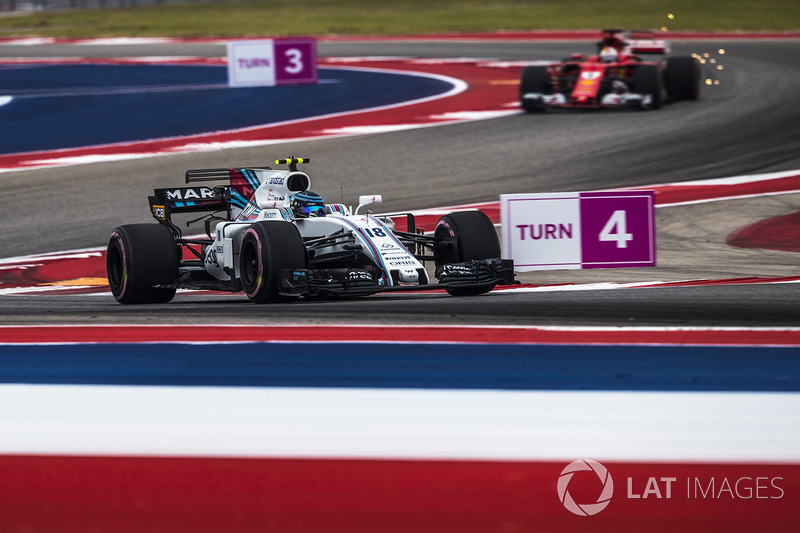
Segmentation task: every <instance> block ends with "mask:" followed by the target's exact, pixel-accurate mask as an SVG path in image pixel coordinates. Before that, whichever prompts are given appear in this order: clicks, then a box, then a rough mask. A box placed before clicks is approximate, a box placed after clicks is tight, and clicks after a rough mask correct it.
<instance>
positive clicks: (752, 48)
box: [0, 40, 800, 327]
mask: <svg viewBox="0 0 800 533" xmlns="http://www.w3.org/2000/svg"><path fill="white" fill-rule="evenodd" d="M590 47H591V44H590V43H587V42H550V43H548V42H489V43H470V42H459V43H448V42H436V43H418V42H386V43H347V42H343V43H321V44H320V49H319V54H320V56H321V57H325V56H363V55H367V54H369V55H393V56H412V57H471V58H493V59H507V60H532V59H551V60H553V59H560V58H563V57H565V56H567V55H569V54H570V53H572V52H574V51H587V50H588V49H589V48H590ZM720 48H723V49H724V50H725V54H724V56H721V57H720V62H721V63H722V64H723V65H724V67H725V69H724V70H722V71H719V72H716V73H714V76H715V78H716V79H718V80H719V82H720V83H719V85H716V86H712V87H710V88H708V89H707V90H705V91H704V92H703V95H702V98H701V100H700V101H699V102H677V103H674V104H670V105H668V106H666V107H665V108H664V109H662V110H660V111H658V112H647V113H641V112H621V113H612V112H588V113H585V112H582V113H577V112H553V113H547V114H544V115H526V114H523V113H519V114H513V115H511V116H507V117H503V118H496V119H492V120H481V121H474V122H465V123H461V124H455V125H447V126H438V127H431V128H421V129H413V130H406V131H400V132H392V133H383V134H376V135H366V136H353V137H343V138H335V139H327V140H315V141H304V142H292V143H286V144H283V145H273V146H270V147H267V148H266V149H265V148H263V147H262V148H241V149H229V150H226V151H224V152H217V153H197V154H179V155H171V156H161V157H156V158H149V159H139V160H134V161H121V162H113V163H103V164H91V165H79V166H72V167H64V168H58V169H45V170H27V171H23V172H10V173H5V174H0V183H2V190H3V194H2V196H1V197H0V210H2V213H3V231H2V235H0V257H13V256H19V255H25V254H33V253H43V252H51V251H60V250H70V249H79V248H87V247H94V246H102V245H103V244H104V243H105V242H106V239H107V236H108V234H109V232H110V230H111V229H113V227H114V226H116V225H119V224H122V223H133V222H140V221H142V222H144V221H148V220H149V219H150V217H149V214H148V212H147V205H146V195H147V194H148V193H149V192H150V191H151V189H152V188H153V187H156V186H166V185H178V184H180V183H181V181H182V176H183V172H184V171H185V170H186V169H188V168H204V167H221V166H222V167H224V166H229V165H230V166H234V165H246V164H258V163H260V162H263V161H265V160H269V159H272V158H273V157H276V156H285V155H289V154H294V155H304V156H310V157H312V158H313V164H312V165H311V167H310V168H308V172H309V174H311V176H312V179H315V181H314V186H315V189H316V190H318V192H321V193H322V194H323V195H325V196H328V197H338V196H339V195H340V194H341V192H340V191H342V190H344V191H346V193H347V194H348V196H352V197H355V196H356V195H358V194H363V193H380V194H382V195H383V197H384V200H385V203H384V206H383V207H384V208H385V209H386V210H389V211H392V210H403V209H418V208H426V207H436V206H442V205H452V204H460V203H468V202H476V201H489V200H496V199H497V196H498V195H499V194H500V193H514V192H555V191H578V190H593V189H600V188H611V187H629V186H636V185H645V184H652V183H665V182H676V181H689V180H698V179H707V178H718V177H728V176H738V175H744V174H757V173H765V172H774V171H782V170H794V169H800V135H798V127H797V124H800V109H798V108H797V105H796V88H797V85H798V82H799V81H800V69H799V68H798V67H800V53H799V52H800V51H799V50H798V48H800V43H799V42H797V41H794V40H791V41H740V40H731V41H720V42H713V41H691V42H689V41H687V42H673V51H674V53H676V54H681V53H690V52H710V53H712V54H714V53H716V52H717V51H718V50H719V49H720ZM222 54H224V47H223V46H221V45H216V44H199V43H198V44H186V45H158V46H155V45H144V46H131V45H127V46H119V47H117V46H106V47H86V46H68V45H58V46H42V47H33V46H25V47H18V46H14V47H11V46H2V47H0V56H4V57H24V56H31V57H41V56H48V55H50V56H53V55H55V56H83V57H87V56H95V57H103V56H111V57H122V56H125V55H130V56H145V55H148V56H152V55H195V56H196V55H205V56H209V57H212V56H219V55H222ZM137 199H138V200H137ZM798 206H800V195H796V194H788V195H777V196H764V197H755V198H748V199H738V200H729V201H718V202H713V203H705V204H698V205H686V206H678V207H667V208H661V209H659V210H658V211H657V228H658V249H659V261H658V262H659V266H658V267H655V268H649V269H611V270H595V271H552V272H539V273H529V274H523V275H520V276H519V277H520V279H521V280H522V281H525V282H527V283H535V284H563V283H576V284H587V283H599V282H623V283H624V282H634V281H650V280H661V281H679V280H688V279H708V280H721V279H731V278H747V277H755V276H758V277H790V276H796V275H798V272H800V264H799V263H800V261H798V259H799V258H798V256H797V254H795V253H791V252H775V251H767V250H754V249H740V248H732V247H729V246H727V245H726V244H725V237H726V236H727V235H728V234H729V233H730V232H731V231H734V230H735V229H738V228H740V227H742V226H744V225H747V224H750V223H752V222H756V221H758V220H761V219H764V218H769V217H773V216H778V215H783V214H786V213H791V212H794V211H797V210H798ZM798 296H800V284H798V283H781V284H725V285H702V286H690V287H672V288H642V289H622V290H580V291H555V290H554V291H547V292H541V291H537V292H525V293H503V292H500V291H497V292H493V293H491V294H489V295H485V296H481V297H474V298H461V299H456V298H452V297H449V296H447V295H442V294H414V295H397V294H392V295H384V296H377V297H371V298H365V299H358V300H351V301H333V302H313V301H310V302H297V303H294V304H291V305H280V306H254V305H251V304H250V303H249V302H247V300H246V298H245V297H244V296H243V295H224V296H218V295H211V294H196V295H187V294H181V295H179V296H178V297H177V298H176V300H175V301H173V302H172V303H170V304H167V305H161V306H135V307H134V306H120V305H119V304H117V303H116V302H114V300H113V299H112V298H111V297H110V296H109V295H91V296H86V295H83V296H82V295H73V296H65V295H64V296H22V295H20V296H4V297H2V298H0V323H4V324H13V323H20V324H37V323H84V322H86V323H143V324H160V323H176V322H186V323H189V322H191V323H258V324H276V323H293V324H308V325H310V326H313V325H315V324H331V323H353V322H361V323H384V324H430V323H441V324H498V325H499V324H518V325H522V324H525V325H537V324H567V325H584V326H585V325H598V324H602V325H623V326H636V325H677V326H775V327H785V326H797V325H798V324H800V304H798V303H797V302H798Z"/></svg>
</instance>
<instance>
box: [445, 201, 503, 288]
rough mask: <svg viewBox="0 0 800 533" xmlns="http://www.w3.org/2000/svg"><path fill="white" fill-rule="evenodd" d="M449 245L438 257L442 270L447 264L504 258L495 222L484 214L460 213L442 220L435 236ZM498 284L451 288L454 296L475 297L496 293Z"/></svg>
mask: <svg viewBox="0 0 800 533" xmlns="http://www.w3.org/2000/svg"><path fill="white" fill-rule="evenodd" d="M433 236H434V238H436V239H441V240H443V241H445V242H446V243H447V245H446V246H445V247H443V248H441V249H438V250H437V251H436V252H435V253H434V263H435V264H436V267H437V268H438V267H439V266H440V265H444V264H446V263H463V262H464V261H471V260H473V259H492V258H495V257H500V255H501V252H500V239H499V238H498V237H497V230H496V229H495V227H494V223H493V222H492V220H491V219H490V218H489V217H488V216H486V214H485V213H483V212H481V211H459V212H456V213H450V214H449V215H444V216H443V217H442V218H440V219H439V223H438V224H437V225H436V229H435V230H434V232H433ZM495 285H496V283H491V284H486V285H479V286H475V287H459V288H447V289H445V290H447V292H448V293H450V294H452V295H453V296H474V295H477V294H483V293H485V292H489V291H491V290H492V289H494V287H495Z"/></svg>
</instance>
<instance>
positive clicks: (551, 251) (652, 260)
mask: <svg viewBox="0 0 800 533" xmlns="http://www.w3.org/2000/svg"><path fill="white" fill-rule="evenodd" d="M654 206H655V193H654V191H602V192H570V193H544V194H503V195H501V196H500V215H501V221H502V242H503V257H506V258H510V259H513V260H514V267H515V269H516V270H518V271H528V270H556V269H578V268H621V267H647V266H655V265H656V246H655V216H654Z"/></svg>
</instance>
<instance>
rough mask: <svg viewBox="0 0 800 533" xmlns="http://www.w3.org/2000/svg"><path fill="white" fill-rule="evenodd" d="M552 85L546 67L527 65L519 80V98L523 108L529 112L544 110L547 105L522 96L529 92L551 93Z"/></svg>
mask: <svg viewBox="0 0 800 533" xmlns="http://www.w3.org/2000/svg"><path fill="white" fill-rule="evenodd" d="M552 85H553V82H552V80H551V77H550V73H549V72H548V71H547V68H546V67H542V66H538V65H537V66H532V67H525V69H524V70H523V71H522V78H521V79H520V82H519V100H520V105H521V106H522V109H524V110H525V111H528V112H529V113H533V112H540V111H544V110H545V107H544V105H542V103H541V102H535V101H530V100H528V101H526V100H525V99H524V98H522V97H523V95H525V94H528V93H541V94H549V93H550V92H552Z"/></svg>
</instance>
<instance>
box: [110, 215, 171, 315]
mask: <svg viewBox="0 0 800 533" xmlns="http://www.w3.org/2000/svg"><path fill="white" fill-rule="evenodd" d="M178 250H179V248H178V245H177V244H176V243H175V237H174V236H173V234H172V231H170V229H169V228H168V227H167V226H165V225H163V224H128V225H125V226H119V227H118V228H115V229H114V231H112V232H111V237H110V238H109V240H108V247H107V248H106V273H107V274H108V286H109V287H110V288H111V294H113V295H114V298H116V300H117V301H118V302H119V303H123V304H153V303H166V302H169V301H170V300H172V299H173V298H174V297H175V289H174V288H169V289H168V288H163V287H156V285H170V284H173V283H175V280H176V278H177V277H178V264H179V258H178Z"/></svg>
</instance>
